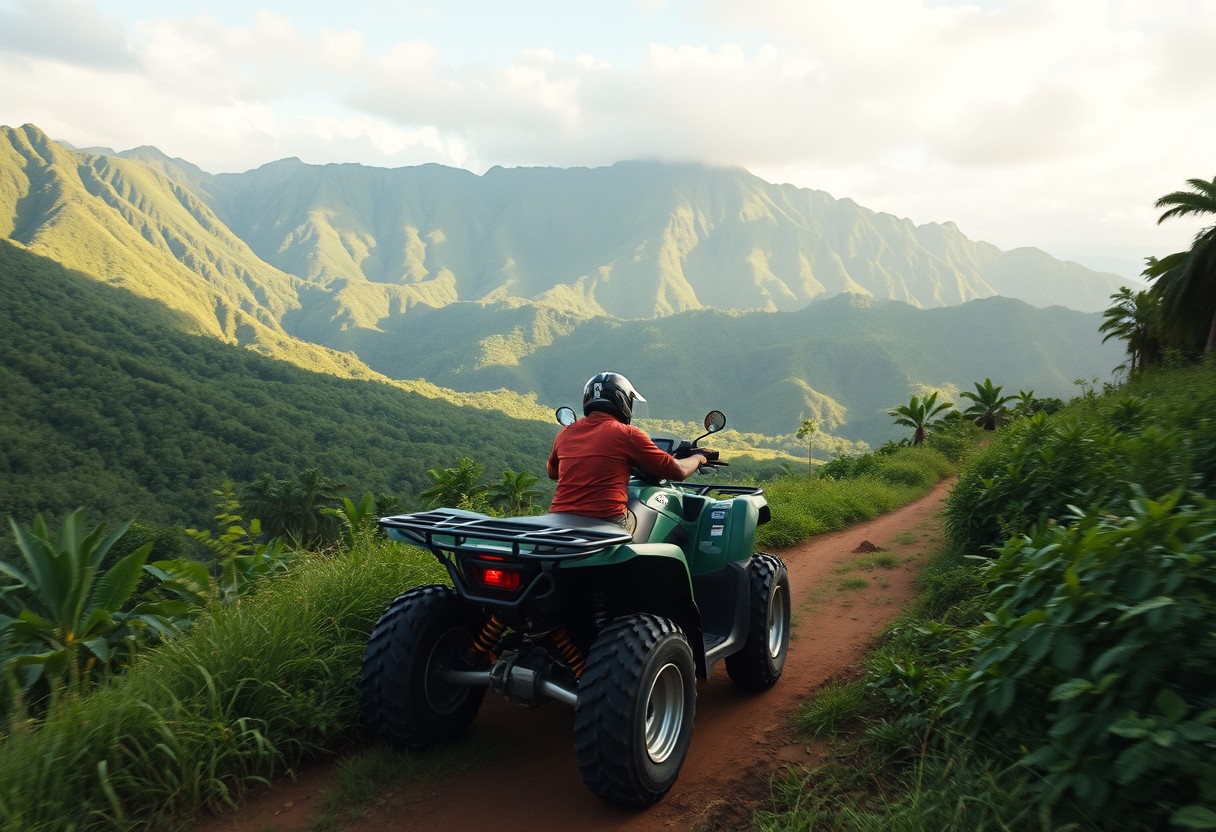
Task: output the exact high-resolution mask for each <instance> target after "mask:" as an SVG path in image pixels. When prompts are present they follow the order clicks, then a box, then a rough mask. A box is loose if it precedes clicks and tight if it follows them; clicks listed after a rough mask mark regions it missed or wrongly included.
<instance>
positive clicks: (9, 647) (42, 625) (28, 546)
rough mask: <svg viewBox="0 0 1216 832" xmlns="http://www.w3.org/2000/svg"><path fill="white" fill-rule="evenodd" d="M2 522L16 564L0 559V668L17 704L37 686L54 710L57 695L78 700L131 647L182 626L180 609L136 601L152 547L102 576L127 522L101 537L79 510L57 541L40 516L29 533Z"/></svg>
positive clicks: (128, 655) (171, 604)
mask: <svg viewBox="0 0 1216 832" xmlns="http://www.w3.org/2000/svg"><path fill="white" fill-rule="evenodd" d="M9 523H10V525H11V526H12V530H13V535H14V536H15V537H16V540H17V546H18V549H19V551H20V553H21V561H20V562H17V563H5V562H3V561H0V576H3V578H4V579H5V582H4V583H3V584H2V585H0V666H2V667H0V669H2V670H3V673H4V678H5V681H6V682H7V685H8V687H9V692H10V693H11V694H12V695H13V697H14V699H15V700H16V701H17V702H18V703H19V704H20V703H23V702H24V701H25V694H27V693H28V692H30V691H32V690H34V689H36V688H41V689H43V690H45V691H47V693H48V694H49V697H50V703H51V704H52V705H54V704H55V702H56V701H57V700H58V698H59V694H60V691H61V689H64V690H66V691H67V692H69V693H72V694H77V695H79V694H82V693H84V692H85V691H86V690H88V689H89V688H90V687H91V686H92V684H93V683H94V682H95V681H96V680H97V679H98V678H100V677H101V676H104V675H105V674H107V673H108V672H110V671H111V670H113V669H114V668H116V667H117V666H119V665H121V664H123V663H125V662H126V661H128V660H129V659H130V658H131V656H132V655H134V652H135V650H136V647H137V645H139V644H140V643H143V642H146V641H148V640H150V639H156V638H159V637H161V636H165V635H170V634H172V633H173V632H175V631H176V629H177V624H178V623H179V622H180V621H181V620H182V619H184V618H185V616H186V614H187V612H188V607H187V606H186V605H185V604H184V603H183V602H181V601H146V600H141V599H138V598H136V597H135V593H136V589H137V588H138V586H139V583H140V578H141V577H142V575H143V571H142V570H143V566H144V561H145V559H146V558H147V556H148V552H149V551H151V548H152V546H151V544H145V545H143V546H141V547H139V548H138V549H136V550H135V551H133V552H131V553H130V554H128V555H126V556H124V557H123V558H121V559H120V560H118V561H117V562H116V563H114V564H113V565H111V566H109V567H108V568H103V564H104V562H105V560H106V556H107V554H108V553H109V551H110V548H111V547H112V546H113V545H114V543H115V541H117V540H118V539H119V538H120V537H122V535H123V533H124V532H126V530H127V526H126V524H124V525H122V526H119V527H118V528H117V529H115V530H114V531H113V532H110V533H109V534H107V533H106V524H105V523H101V524H99V525H97V526H95V527H94V528H93V529H91V530H90V529H88V528H87V527H86V524H85V519H84V512H83V511H81V510H77V511H74V512H72V513H71V514H69V515H68V516H67V518H65V519H64V522H63V524H62V526H61V527H60V529H59V532H58V534H53V533H52V532H51V530H50V528H49V527H48V526H47V524H46V522H45V521H44V520H43V518H42V516H41V515H39V516H38V517H36V518H35V520H34V523H33V526H32V528H30V529H24V528H22V527H21V526H19V525H18V524H17V523H16V522H14V521H12V520H11V519H10V520H9ZM2 701H3V699H2V698H0V702H2ZM3 710H5V709H4V708H2V707H0V711H3Z"/></svg>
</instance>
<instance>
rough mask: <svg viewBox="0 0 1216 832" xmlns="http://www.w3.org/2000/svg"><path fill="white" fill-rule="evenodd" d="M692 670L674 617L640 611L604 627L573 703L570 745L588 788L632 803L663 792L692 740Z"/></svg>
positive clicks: (647, 800) (622, 802)
mask: <svg viewBox="0 0 1216 832" xmlns="http://www.w3.org/2000/svg"><path fill="white" fill-rule="evenodd" d="M695 674H696V671H695V668H694V664H693V655H692V648H691V647H689V646H688V640H687V639H686V638H685V637H684V633H683V632H682V631H681V630H680V628H679V627H678V626H676V624H675V623H674V622H672V621H669V620H668V619H666V618H660V617H659V616H656V615H647V614H637V615H626V616H622V617H621V618H618V619H616V620H615V621H613V622H612V623H611V624H609V625H608V626H607V627H605V628H604V630H603V631H602V632H601V633H600V634H599V637H598V638H596V640H595V643H594V644H592V645H591V651H590V653H589V655H588V657H587V665H586V668H585V669H584V670H583V674H582V676H581V677H580V678H579V684H578V701H577V703H576V704H575V706H574V750H575V755H576V756H577V758H578V765H579V770H580V772H581V773H582V776H583V783H584V784H585V785H586V786H587V788H588V789H590V790H591V791H592V792H594V793H595V794H597V795H599V796H600V797H602V798H604V799H605V800H609V801H611V802H613V803H617V804H620V805H622V806H632V807H642V806H649V805H650V804H652V803H655V802H656V801H658V800H659V799H660V798H661V797H663V795H665V794H667V791H668V790H669V789H670V788H671V787H672V784H674V783H675V781H676V777H677V775H679V773H680V767H681V766H682V765H684V758H685V757H686V756H687V755H688V746H689V743H690V742H691V741H692V723H693V716H694V713H695V711H696V702H697V684H696V681H697V680H696V675H695Z"/></svg>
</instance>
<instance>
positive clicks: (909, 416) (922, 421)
mask: <svg viewBox="0 0 1216 832" xmlns="http://www.w3.org/2000/svg"><path fill="white" fill-rule="evenodd" d="M953 406H954V402H939V401H938V400H937V391H934V392H932V393H930V394H929V395H927V396H925V397H924V398H923V399H922V398H921V397H919V396H913V397H912V398H911V400H909V402H908V403H907V404H901V405H900V406H899V407H896V408H895V409H893V410H888V411H887V413H888V414H890V415H891V416H894V417H895V424H897V425H903V426H904V427H909V428H912V444H913V445H919V444H921V443H922V442H924V441H925V437H926V436H927V435H928V433H929V431H930V429H932V428H933V426H934V425H936V424H937V423H938V422H940V421H941V420H940V418H938V417H939V416H940V415H941V414H942V413H943V412H944V411H947V410H949V409H950V408H951V407H953Z"/></svg>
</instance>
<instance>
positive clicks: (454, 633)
mask: <svg viewBox="0 0 1216 832" xmlns="http://www.w3.org/2000/svg"><path fill="white" fill-rule="evenodd" d="M468 645H469V634H468V632H467V631H466V630H465V629H464V628H463V627H452V628H451V629H450V630H448V631H447V632H445V633H444V634H443V635H441V636H440V637H439V638H437V639H435V646H434V647H432V648H431V654H430V655H429V656H427V659H426V682H425V684H424V685H423V692H424V694H425V696H426V704H427V705H428V706H429V707H430V709H431V710H432V711H433V712H435V713H436V714H450V713H452V712H453V711H455V710H456V709H458V708H459V707H460V706H461V704H462V703H463V702H464V700H465V698H466V697H467V696H468V695H469V689H468V688H467V687H465V686H464V685H453V684H449V683H447V682H445V681H443V679H441V678H440V676H439V671H440V669H441V668H442V667H443V665H444V664H445V663H446V662H447V660H448V659H450V657H452V656H458V655H460V653H461V651H462V650H464V649H466V648H467V647H468Z"/></svg>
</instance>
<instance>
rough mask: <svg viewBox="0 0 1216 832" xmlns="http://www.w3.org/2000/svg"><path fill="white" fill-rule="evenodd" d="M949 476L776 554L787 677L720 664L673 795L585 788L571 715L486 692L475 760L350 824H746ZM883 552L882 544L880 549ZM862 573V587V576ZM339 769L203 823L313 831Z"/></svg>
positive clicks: (852, 653) (935, 510) (905, 567)
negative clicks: (785, 611) (741, 673)
mask: <svg viewBox="0 0 1216 832" xmlns="http://www.w3.org/2000/svg"><path fill="white" fill-rule="evenodd" d="M948 490H949V482H943V483H941V484H939V485H938V486H937V487H936V488H935V489H934V490H933V491H932V492H931V493H929V494H928V495H927V496H925V497H923V498H921V499H920V500H918V501H916V502H914V503H911V504H909V505H907V506H904V507H903V508H901V509H898V510H896V511H894V512H892V513H890V514H887V515H884V516H882V517H879V518H878V519H876V520H872V521H869V522H867V523H862V524H860V525H857V526H854V527H852V528H850V529H847V530H845V531H842V532H834V533H831V534H825V535H821V536H819V537H816V538H814V539H813V540H811V541H809V542H808V543H805V544H803V545H801V546H795V547H792V548H790V549H786V550H784V551H781V552H779V553H778V554H780V555H781V557H782V558H783V559H784V560H785V562H786V566H787V567H788V568H789V573H790V586H791V594H792V596H793V601H794V638H793V640H791V642H790V652H789V658H788V661H787V663H786V666H785V674H784V675H783V676H782V678H781V681H780V682H778V683H777V685H776V687H774V688H773V689H772V690H770V691H767V692H765V693H762V694H745V693H741V692H739V691H737V690H736V689H735V688H734V687H733V685H732V684H731V682H730V680H729V679H728V678H727V677H726V671H725V669H724V668H723V667H722V666H721V665H719V666H718V667H717V669H716V670H715V671H714V673H713V675H712V677H711V678H710V680H709V681H708V682H700V683H699V684H698V691H697V714H696V728H695V730H694V732H693V740H692V748H691V750H690V752H689V755H688V759H687V761H686V762H685V764H684V767H683V769H682V770H681V772H680V778H679V780H678V781H677V782H676V784H675V786H674V787H673V788H672V790H671V791H670V792H669V793H668V794H667V796H666V797H665V798H664V799H663V800H662V801H661V802H660V803H658V804H657V805H655V806H653V807H651V808H649V809H647V810H645V811H643V812H632V811H626V810H621V809H617V808H615V807H613V806H610V805H608V804H606V803H604V802H603V801H601V800H600V799H599V798H597V797H595V796H593V795H592V794H591V793H589V792H588V791H587V790H586V789H584V788H583V785H582V782H581V780H580V779H579V774H578V767H577V764H576V763H575V760H574V749H573V743H572V736H571V718H572V717H571V713H572V712H571V710H570V709H569V708H564V707H562V706H560V705H556V704H550V705H546V706H544V707H541V708H538V709H535V710H531V711H524V710H521V709H519V708H518V707H516V706H514V705H512V704H510V703H508V702H507V701H505V700H504V699H502V698H501V697H497V696H487V697H486V701H485V704H484V705H483V706H482V709H481V712H480V713H479V714H478V716H477V719H476V720H475V721H474V723H473V726H472V728H471V729H470V730H469V732H468V734H467V735H466V736H465V738H464V739H462V740H461V743H460V744H461V745H462V746H465V747H466V748H468V749H470V750H471V749H474V748H476V749H478V752H477V753H478V754H479V755H480V759H479V761H478V762H476V763H474V764H473V765H472V766H471V767H470V768H466V769H464V770H463V771H462V772H460V773H458V774H454V775H450V776H441V777H436V778H431V779H428V780H426V781H424V782H421V783H402V784H401V786H400V787H399V788H395V789H392V790H390V791H389V792H388V793H386V794H384V795H382V796H381V797H380V798H378V799H377V800H376V801H375V805H374V806H372V807H370V808H368V809H367V811H366V813H365V814H364V816H363V817H362V819H361V820H359V821H358V822H353V823H350V824H341V825H340V826H339V828H341V829H343V830H352V831H353V832H387V831H388V830H400V829H427V830H460V832H464V830H470V832H479V830H490V829H493V830H495V832H515V831H516V830H519V831H520V832H525V830H526V832H537V830H540V831H541V832H548V830H572V829H577V830H580V831H581V832H595V831H596V830H614V831H615V830H621V831H622V832H654V831H655V830H689V829H691V828H693V827H694V826H700V827H702V828H709V829H714V828H718V829H736V828H745V827H746V826H747V823H748V819H749V818H750V817H751V812H752V810H753V809H754V808H757V807H763V806H765V805H766V804H767V801H768V793H769V792H768V788H769V787H768V783H769V779H770V777H771V776H772V774H774V773H776V772H777V771H779V770H780V769H781V768H783V767H784V766H788V765H790V764H793V763H800V762H812V761H814V759H815V755H816V754H817V753H818V751H817V749H815V748H814V747H808V746H807V745H806V744H805V743H802V742H799V741H798V740H797V739H796V738H794V737H792V736H791V735H790V734H789V731H788V729H787V728H786V724H787V722H788V720H789V717H790V715H791V713H792V712H793V711H794V710H795V709H796V707H797V706H798V705H799V704H800V703H803V702H805V701H807V700H808V699H810V698H811V696H812V694H813V693H814V691H815V689H816V688H818V687H819V686H820V685H822V684H823V683H824V682H825V681H827V680H828V679H831V678H833V677H834V676H838V675H840V674H842V673H847V672H849V671H850V670H851V669H854V668H856V667H857V665H858V662H859V660H860V659H861V657H862V656H863V655H864V653H865V651H866V650H867V648H868V647H869V645H870V644H871V643H872V641H873V639H874V638H875V637H876V636H877V635H879V634H880V633H881V632H882V631H883V629H884V628H885V627H886V625H887V624H888V623H890V622H891V621H892V620H893V619H894V618H895V617H896V616H897V615H898V614H899V612H900V610H901V608H902V607H903V606H904V605H905V604H906V603H907V602H908V601H910V600H911V599H912V598H913V597H914V596H915V591H914V588H913V579H914V578H915V575H916V572H917V571H918V570H919V568H920V566H921V565H922V563H923V562H924V560H925V558H926V556H927V555H929V554H931V553H932V552H933V551H934V549H935V547H936V544H937V542H938V540H940V537H941V524H940V516H939V511H940V508H941V504H942V501H943V500H944V499H945V496H946V494H947V492H948ZM875 547H877V549H878V550H881V551H877V552H875V551H874V549H875ZM863 582H864V586H863V585H862V584H863ZM334 770H335V769H334V766H333V765H332V764H329V765H322V766H318V767H316V768H313V769H310V770H308V771H306V772H304V773H303V774H302V775H301V776H300V777H299V779H297V780H296V781H294V782H285V783H281V784H277V785H275V786H273V787H271V788H269V789H267V790H265V791H262V792H259V793H256V794H254V795H253V796H251V798H250V799H249V800H248V801H247V802H246V804H245V805H244V807H243V808H242V809H241V810H239V811H238V812H235V813H232V814H229V815H225V816H223V817H219V818H214V819H212V820H210V821H209V822H207V823H204V824H201V825H200V826H199V827H198V828H197V829H196V832H305V831H306V830H309V829H310V828H311V826H310V824H311V823H312V820H313V819H314V818H315V817H316V816H317V815H319V814H321V807H320V805H319V800H318V799H317V798H318V797H319V796H320V794H321V793H322V792H323V791H324V790H326V789H327V788H329V787H330V786H329V784H330V782H331V781H332V778H333V775H334Z"/></svg>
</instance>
